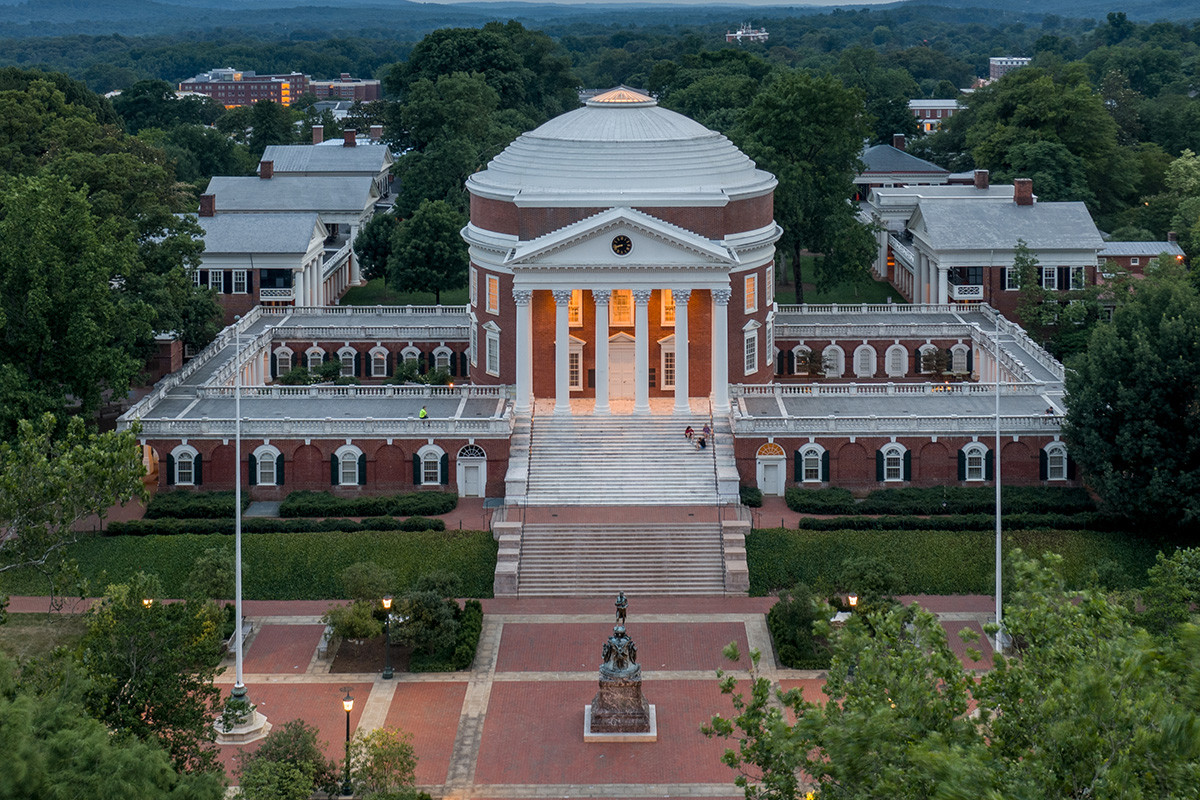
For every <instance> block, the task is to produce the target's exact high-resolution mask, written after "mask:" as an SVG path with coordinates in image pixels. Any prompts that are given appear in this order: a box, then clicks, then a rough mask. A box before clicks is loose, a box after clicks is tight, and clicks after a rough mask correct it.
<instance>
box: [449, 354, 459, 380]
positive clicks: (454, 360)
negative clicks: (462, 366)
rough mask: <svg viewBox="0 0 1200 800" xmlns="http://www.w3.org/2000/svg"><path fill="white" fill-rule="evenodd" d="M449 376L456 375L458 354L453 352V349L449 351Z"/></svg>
mask: <svg viewBox="0 0 1200 800" xmlns="http://www.w3.org/2000/svg"><path fill="white" fill-rule="evenodd" d="M450 377H451V378H457V377H458V356H456V355H455V354H454V351H453V350H451V351H450Z"/></svg>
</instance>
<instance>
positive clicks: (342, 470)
mask: <svg viewBox="0 0 1200 800" xmlns="http://www.w3.org/2000/svg"><path fill="white" fill-rule="evenodd" d="M330 462H331V464H330V466H331V469H332V472H333V476H332V477H333V483H334V485H336V486H362V485H364V484H366V482H367V481H366V474H365V470H366V466H367V465H366V458H364V457H363V452H362V450H359V449H358V448H357V447H355V446H354V445H349V444H347V445H342V446H341V447H339V448H338V449H337V451H336V452H334V454H333V457H332V458H331V459H330Z"/></svg>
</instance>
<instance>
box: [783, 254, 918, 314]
mask: <svg viewBox="0 0 1200 800" xmlns="http://www.w3.org/2000/svg"><path fill="white" fill-rule="evenodd" d="M815 261H816V257H815V256H801V257H800V270H801V273H802V275H803V278H802V279H803V281H804V282H805V283H807V284H815V283H816V281H817V278H816V268H815ZM779 277H780V278H786V279H787V280H788V282H789V283H788V285H787V286H783V285H779V286H777V288H776V290H775V301H776V302H777V303H780V304H790V303H795V302H796V286H795V284H793V283H791V280H792V271H791V266H790V265H789V266H788V268H787V271H786V274H783V275H780V276H779ZM889 297H890V298H891V299H892V302H893V303H904V302H907V301H906V300H905V299H904V297H903V296H902V295H901V294H900V292H898V291H896V289H895V288H894V287H893V286H892V285H891V284H890V283H888V282H887V281H876V280H870V279H868V280H865V281H861V282H858V283H843V284H838V285H837V286H831V287H830V288H829V289H827V290H825V291H818V290H817V289H814V288H811V287H809V288H806V289H805V291H804V302H806V303H845V304H849V305H856V304H859V303H886V302H887V301H888V298H889Z"/></svg>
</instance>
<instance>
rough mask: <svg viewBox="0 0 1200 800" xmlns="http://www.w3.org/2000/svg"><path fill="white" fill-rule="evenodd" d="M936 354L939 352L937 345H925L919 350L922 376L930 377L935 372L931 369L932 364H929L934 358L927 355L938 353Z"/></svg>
mask: <svg viewBox="0 0 1200 800" xmlns="http://www.w3.org/2000/svg"><path fill="white" fill-rule="evenodd" d="M936 352H937V345H933V344H923V345H921V346H920V347H919V348H918V349H917V353H918V355H919V359H918V362H919V363H920V365H921V374H922V375H928V374H929V373H931V372H933V369H931V367H930V363H929V362H930V361H931V359H932V358H933V357H932V356H927V354H929V353H936Z"/></svg>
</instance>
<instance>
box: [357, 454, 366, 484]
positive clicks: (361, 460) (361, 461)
mask: <svg viewBox="0 0 1200 800" xmlns="http://www.w3.org/2000/svg"><path fill="white" fill-rule="evenodd" d="M358 485H359V486H366V485H367V454H366V453H361V454H359V456H358Z"/></svg>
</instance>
